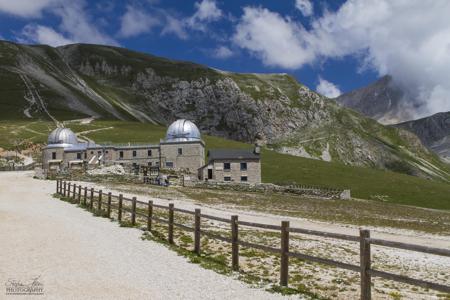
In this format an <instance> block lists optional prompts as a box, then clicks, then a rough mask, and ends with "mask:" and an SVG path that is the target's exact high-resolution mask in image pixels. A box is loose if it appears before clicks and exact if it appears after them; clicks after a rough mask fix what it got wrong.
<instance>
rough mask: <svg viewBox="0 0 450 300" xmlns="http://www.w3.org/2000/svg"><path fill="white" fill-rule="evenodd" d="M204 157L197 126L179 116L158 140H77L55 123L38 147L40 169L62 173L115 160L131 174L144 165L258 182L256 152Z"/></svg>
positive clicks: (201, 176)
mask: <svg viewBox="0 0 450 300" xmlns="http://www.w3.org/2000/svg"><path fill="white" fill-rule="evenodd" d="M208 158H209V160H208V164H206V165H205V142H204V141H203V140H202V139H201V134H200V131H199V130H198V128H197V126H196V125H195V124H194V123H192V122H191V121H188V120H184V119H181V120H177V121H175V122H174V123H172V124H171V125H170V126H169V128H168V129H167V133H166V138H165V139H163V140H161V141H160V143H159V144H145V145H131V144H127V145H118V144H116V145H107V144H103V145H100V144H95V143H82V142H79V141H78V139H77V136H76V135H75V133H73V132H72V131H71V130H70V129H69V128H57V129H55V130H54V131H53V132H52V133H50V135H49V138H48V145H47V146H46V147H45V148H44V149H43V168H44V169H46V170H49V171H52V172H61V171H66V170H72V169H82V170H84V169H86V168H89V167H95V166H98V165H114V164H120V165H122V166H124V167H127V168H128V169H130V170H134V172H136V173H138V172H139V170H140V169H143V167H151V168H152V169H155V168H156V169H158V171H159V170H160V169H169V170H173V171H178V172H183V173H184V174H192V175H194V176H190V177H192V178H197V177H198V179H200V180H215V181H230V182H249V183H259V182H261V166H260V158H259V151H258V153H256V151H253V152H252V151H248V150H233V149H224V150H210V151H209V154H208ZM221 166H222V170H220V167H221ZM224 166H226V167H225V168H224ZM228 166H230V167H229V168H228ZM209 170H213V171H209ZM209 172H212V173H211V174H210V173H209ZM197 175H198V176H197ZM210 175H211V176H210Z"/></svg>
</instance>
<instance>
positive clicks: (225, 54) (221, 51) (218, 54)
mask: <svg viewBox="0 0 450 300" xmlns="http://www.w3.org/2000/svg"><path fill="white" fill-rule="evenodd" d="M233 55H234V53H233V51H231V49H230V48H228V47H226V46H219V47H217V48H216V49H214V51H213V56H214V57H215V58H220V59H227V58H230V57H231V56H233Z"/></svg>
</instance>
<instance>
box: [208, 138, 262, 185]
mask: <svg viewBox="0 0 450 300" xmlns="http://www.w3.org/2000/svg"><path fill="white" fill-rule="evenodd" d="M199 178H200V180H207V181H220V182H222V181H223V182H230V183H260V182H261V158H260V149H259V146H256V147H255V149H253V150H250V149H248V150H247V149H215V150H209V151H208V163H207V164H206V165H205V166H203V167H202V168H200V169H199Z"/></svg>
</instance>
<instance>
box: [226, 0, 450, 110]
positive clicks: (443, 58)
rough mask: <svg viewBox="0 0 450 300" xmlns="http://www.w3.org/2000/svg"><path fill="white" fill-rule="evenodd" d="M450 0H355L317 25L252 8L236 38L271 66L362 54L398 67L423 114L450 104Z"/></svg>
mask: <svg viewBox="0 0 450 300" xmlns="http://www.w3.org/2000/svg"><path fill="white" fill-rule="evenodd" d="M449 15H450V1H447V0H408V1H406V0H405V1H389V0H378V1H367V0H348V1H347V2H346V3H344V4H343V5H342V6H341V7H340V8H339V9H338V10H337V11H336V12H328V11H326V12H325V13H324V15H323V16H322V17H320V18H318V19H315V20H312V23H311V29H310V30H306V29H304V27H303V26H302V25H301V24H300V23H298V22H295V21H293V20H292V19H290V18H289V17H283V16H281V15H279V14H278V13H275V12H271V11H269V10H267V9H263V8H260V7H246V8H244V14H243V15H242V17H241V19H240V20H239V22H238V24H237V25H236V32H235V34H234V38H233V40H234V42H235V43H236V44H237V45H238V46H240V47H241V48H244V49H246V50H248V51H249V52H251V53H253V54H255V55H256V56H257V57H259V58H260V59H261V60H262V61H263V62H264V63H265V64H266V65H270V66H279V67H283V68H287V69H297V68H300V67H302V66H304V65H305V64H311V63H314V62H316V61H317V60H319V59H320V60H323V59H328V58H342V57H344V56H347V55H355V56H356V57H358V58H359V59H361V65H362V66H363V67H368V68H373V69H374V70H376V71H377V72H378V73H379V74H380V75H384V74H390V75H392V76H393V78H394V80H395V81H396V82H397V83H398V84H400V85H401V86H402V87H403V89H404V90H406V91H407V94H408V95H407V98H409V99H413V102H412V103H408V105H409V106H410V107H416V108H417V107H418V110H419V112H418V115H416V117H419V116H422V115H426V114H431V113H435V112H438V111H444V110H447V111H449V110H450V26H449V21H448V20H449V19H448V16H449Z"/></svg>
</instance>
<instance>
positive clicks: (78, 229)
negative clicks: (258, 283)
mask: <svg viewBox="0 0 450 300" xmlns="http://www.w3.org/2000/svg"><path fill="white" fill-rule="evenodd" d="M32 176H33V173H32V172H1V173H0V245H2V254H1V255H0V266H1V267H0V284H1V285H2V286H3V289H5V287H6V286H7V285H8V283H11V282H20V283H23V284H29V283H31V282H32V281H33V279H36V280H37V281H38V282H39V283H41V284H42V287H43V289H44V290H43V296H42V297H43V298H45V299H300V296H290V297H283V296H281V295H278V294H271V293H269V292H266V291H264V290H261V289H255V288H251V287H249V286H248V285H246V284H244V283H242V282H240V281H238V280H236V279H233V278H232V277H228V276H223V275H220V274H217V273H215V272H213V271H211V270H206V269H203V268H201V267H200V266H198V265H196V264H191V263H189V262H187V260H186V258H184V257H181V256H178V255H177V254H176V253H175V252H173V251H170V250H169V249H167V248H166V247H164V246H163V245H161V244H158V243H156V242H152V241H143V240H141V238H140V237H141V234H142V231H140V230H136V229H133V228H123V227H119V226H118V225H117V223H114V222H111V221H110V220H107V219H105V218H95V217H93V216H92V214H91V213H89V212H87V211H84V210H82V209H79V208H78V207H76V206H74V205H71V204H69V203H66V202H63V201H59V200H56V199H54V198H53V197H52V194H53V193H54V192H55V187H56V185H55V181H48V180H36V179H33V178H32ZM1 293H5V290H2V291H1ZM3 295H4V294H3ZM23 297H24V296H23V295H22V296H10V295H7V296H6V298H7V299H23Z"/></svg>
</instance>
